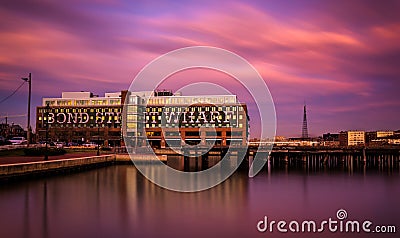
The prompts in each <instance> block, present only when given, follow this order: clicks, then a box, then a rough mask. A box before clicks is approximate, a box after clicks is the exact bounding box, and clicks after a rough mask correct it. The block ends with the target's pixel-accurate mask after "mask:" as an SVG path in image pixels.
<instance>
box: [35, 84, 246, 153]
mask: <svg viewBox="0 0 400 238" xmlns="http://www.w3.org/2000/svg"><path fill="white" fill-rule="evenodd" d="M126 97H128V100H127V102H128V104H127V105H126V107H125V110H124V107H123V102H125V98H126ZM145 102H147V105H146V104H145ZM47 104H48V105H49V108H48V111H47V110H46V105H47ZM36 115H37V120H36V131H37V134H38V137H37V138H38V141H43V140H45V133H46V125H48V137H49V139H50V140H52V141H63V142H76V143H88V142H94V143H97V142H100V143H101V144H103V145H105V146H119V145H123V144H124V143H123V138H122V133H124V134H125V135H127V138H129V139H128V141H129V144H130V145H129V146H134V147H138V146H139V147H140V146H144V145H145V144H146V142H148V143H149V144H150V145H151V146H152V147H155V148H165V147H169V146H179V145H180V144H183V141H184V142H186V143H187V144H190V145H196V144H199V145H206V144H209V143H212V142H213V143H215V144H216V145H222V146H229V145H231V144H237V145H244V144H245V143H246V142H247V137H248V129H247V128H248V117H247V108H246V105H245V104H240V103H238V102H237V98H236V96H235V95H215V96H214V95H213V96H209V95H205V96H182V95H180V94H179V93H177V94H172V92H170V91H156V92H127V91H121V92H118V93H106V94H105V96H104V97H98V96H95V95H93V94H92V93H90V92H63V93H62V97H61V98H43V99H42V106H40V107H37V114H36ZM123 118H124V120H123ZM47 122H48V124H47ZM123 122H125V123H126V124H125V125H123V124H122V123H123ZM200 127H201V128H202V130H199V128H200ZM122 128H125V129H126V130H122ZM163 131H164V132H165V133H163ZM145 135H146V136H145Z"/></svg>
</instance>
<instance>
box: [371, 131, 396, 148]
mask: <svg viewBox="0 0 400 238" xmlns="http://www.w3.org/2000/svg"><path fill="white" fill-rule="evenodd" d="M393 136H394V131H370V132H366V133H365V143H366V144H367V145H383V144H387V143H388V141H389V139H393Z"/></svg>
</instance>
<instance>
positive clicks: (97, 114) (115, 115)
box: [43, 108, 121, 124]
mask: <svg viewBox="0 0 400 238" xmlns="http://www.w3.org/2000/svg"><path fill="white" fill-rule="evenodd" d="M112 110H113V108H112V109H110V110H109V111H105V112H103V111H91V110H87V109H81V110H80V112H70V111H67V110H62V111H61V109H58V110H57V111H61V112H57V111H55V110H52V111H51V112H48V113H47V121H48V123H49V124H87V123H90V124H102V123H104V124H111V123H116V124H120V123H121V112H120V109H118V111H117V112H114V111H112ZM43 116H46V113H43Z"/></svg>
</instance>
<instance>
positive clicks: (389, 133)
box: [376, 131, 394, 138]
mask: <svg viewBox="0 0 400 238" xmlns="http://www.w3.org/2000/svg"><path fill="white" fill-rule="evenodd" d="M392 135H394V131H377V132H376V137H377V138H382V137H388V136H392Z"/></svg>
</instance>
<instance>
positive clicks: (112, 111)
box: [36, 92, 124, 146]
mask: <svg viewBox="0 0 400 238" xmlns="http://www.w3.org/2000/svg"><path fill="white" fill-rule="evenodd" d="M123 95H124V92H118V93H106V94H105V96H104V97H99V96H96V95H93V94H92V93H90V92H63V93H62V97H61V98H43V99H42V106H39V107H37V109H36V118H37V119H36V133H37V140H38V141H44V140H45V138H46V126H48V138H49V140H52V141H62V142H75V143H79V144H82V143H89V142H94V143H97V142H98V143H101V144H104V145H106V146H109V145H111V146H116V145H120V144H121V115H122V103H121V102H122V101H123V99H124V98H123ZM47 105H48V106H49V108H48V110H47V109H46V106H47Z"/></svg>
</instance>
